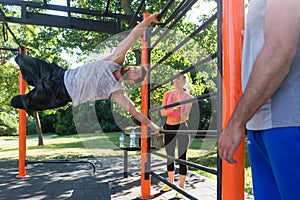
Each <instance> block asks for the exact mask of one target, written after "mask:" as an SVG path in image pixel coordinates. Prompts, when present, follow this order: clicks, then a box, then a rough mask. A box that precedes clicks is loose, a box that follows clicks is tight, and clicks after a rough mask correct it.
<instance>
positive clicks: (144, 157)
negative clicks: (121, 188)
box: [140, 13, 151, 199]
mask: <svg viewBox="0 0 300 200" xmlns="http://www.w3.org/2000/svg"><path fill="white" fill-rule="evenodd" d="M149 16H150V14H149V13H144V15H143V17H144V19H146V18H147V17H149ZM145 35H146V34H144V35H143V39H142V65H143V67H145V69H146V70H147V71H149V70H148V68H149V60H148V53H149V52H148V42H147V39H146V36H145ZM148 81H149V80H148V76H146V78H145V80H144V81H143V85H142V114H144V115H145V116H148V107H149V106H148ZM141 147H142V149H141V196H140V199H147V198H149V197H150V196H151V195H150V186H151V179H150V176H149V179H146V173H147V171H146V164H147V162H150V160H148V153H149V152H148V129H147V126H146V125H145V124H142V136H141Z"/></svg>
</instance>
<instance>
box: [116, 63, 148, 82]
mask: <svg viewBox="0 0 300 200" xmlns="http://www.w3.org/2000/svg"><path fill="white" fill-rule="evenodd" d="M140 67H141V69H142V76H141V77H140V78H139V79H137V80H135V81H134V83H141V82H143V80H144V79H145V76H146V74H147V70H146V69H145V68H144V67H143V66H140ZM129 70H130V67H129V66H122V68H121V70H120V73H121V75H122V78H123V80H130V78H129V74H128V73H127V72H128V71H129Z"/></svg>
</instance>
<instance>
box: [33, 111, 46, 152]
mask: <svg viewBox="0 0 300 200" xmlns="http://www.w3.org/2000/svg"><path fill="white" fill-rule="evenodd" d="M33 117H34V119H35V123H36V130H37V132H38V139H39V143H38V146H43V145H44V140H43V133H42V126H41V121H40V117H39V113H38V112H37V111H35V112H33Z"/></svg>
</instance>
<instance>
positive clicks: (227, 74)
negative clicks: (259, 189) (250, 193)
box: [222, 0, 245, 200]
mask: <svg viewBox="0 0 300 200" xmlns="http://www.w3.org/2000/svg"><path fill="white" fill-rule="evenodd" d="M243 29H244V1H243V0H241V1H237V0H223V19H222V37H223V66H224V68H223V84H224V87H223V128H224V127H225V126H226V125H227V123H228V121H229V118H230V116H231V114H232V112H233V110H234V108H235V106H236V103H237V101H238V100H239V98H240V97H241V95H242V87H241V55H242V53H241V52H242V44H243V38H242V30H243ZM244 135H245V134H244ZM242 141H244V138H243V140H242ZM244 149H245V144H244V142H242V143H241V145H240V146H239V148H238V150H237V151H236V153H235V155H234V158H235V159H236V160H237V163H236V164H228V163H227V162H225V161H223V162H222V199H223V200H241V199H244V163H245V153H244V152H245V151H244Z"/></svg>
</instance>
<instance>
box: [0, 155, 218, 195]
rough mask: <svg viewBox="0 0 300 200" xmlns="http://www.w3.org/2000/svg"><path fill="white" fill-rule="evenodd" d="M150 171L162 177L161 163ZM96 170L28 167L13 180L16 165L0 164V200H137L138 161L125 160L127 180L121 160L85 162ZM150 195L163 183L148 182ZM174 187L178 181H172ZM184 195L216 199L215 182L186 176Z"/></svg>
mask: <svg viewBox="0 0 300 200" xmlns="http://www.w3.org/2000/svg"><path fill="white" fill-rule="evenodd" d="M153 160H154V161H155V165H153V171H155V172H156V173H158V174H161V175H163V176H165V175H166V173H165V161H161V160H156V159H155V158H153ZM88 161H91V162H93V163H94V164H95V166H96V174H93V173H92V172H93V168H92V165H90V164H87V163H83V164H82V163H81V164H74V163H73V164H51V163H50V164H30V165H28V166H27V174H29V176H28V177H26V178H16V176H17V174H18V169H17V168H18V166H17V161H5V162H0V200H17V199H18V200H21V199H30V200H39V199H49V200H50V199H73V200H89V199H90V200H97V199H98V200H109V199H113V200H130V199H137V197H138V196H139V194H140V192H141V190H140V168H139V161H140V157H130V158H129V165H128V169H129V176H128V178H123V158H122V157H109V158H99V159H89V160H88ZM151 181H152V184H151V194H154V195H155V194H156V195H158V194H159V190H160V188H161V187H162V186H163V183H161V182H158V181H157V180H154V178H152V180H151ZM175 181H176V182H177V183H178V178H177V177H176V178H175ZM186 191H188V192H189V193H190V194H192V195H193V196H194V197H196V198H197V199H200V200H214V199H216V181H213V180H211V179H207V178H204V177H202V176H199V175H198V174H195V173H190V172H189V174H188V177H187V183H186ZM174 194H175V191H174V190H172V191H169V192H166V193H163V194H161V195H159V196H157V197H155V198H153V199H155V200H164V199H176V198H174Z"/></svg>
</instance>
